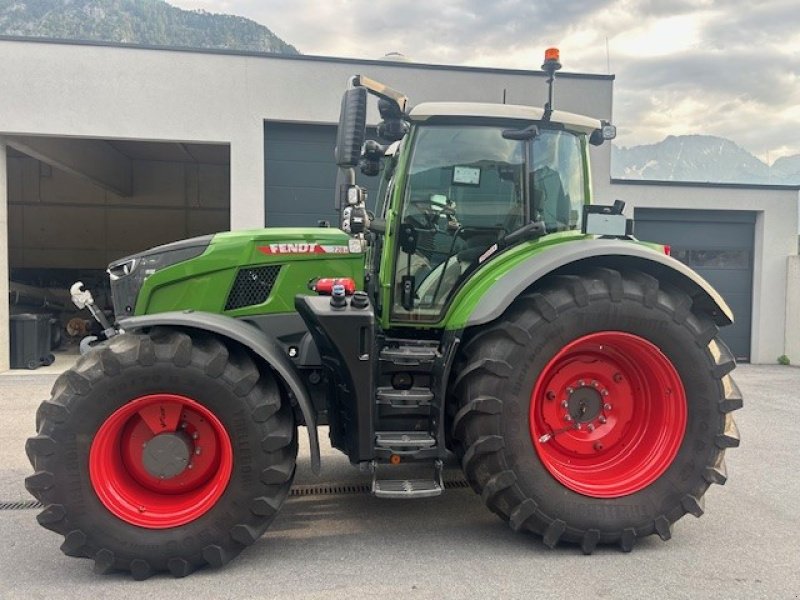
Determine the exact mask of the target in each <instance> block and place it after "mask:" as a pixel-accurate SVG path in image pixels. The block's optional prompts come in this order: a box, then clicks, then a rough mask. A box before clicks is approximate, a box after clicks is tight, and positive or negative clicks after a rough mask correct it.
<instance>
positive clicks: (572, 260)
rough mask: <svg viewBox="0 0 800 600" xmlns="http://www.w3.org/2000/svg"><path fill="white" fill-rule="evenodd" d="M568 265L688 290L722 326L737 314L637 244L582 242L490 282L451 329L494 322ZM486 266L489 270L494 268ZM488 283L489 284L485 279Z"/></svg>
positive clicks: (679, 268) (680, 267) (552, 250)
mask: <svg viewBox="0 0 800 600" xmlns="http://www.w3.org/2000/svg"><path fill="white" fill-rule="evenodd" d="M570 266H587V267H588V266H608V267H617V268H626V267H627V268H633V269H638V270H641V271H644V272H646V273H649V274H651V275H653V276H654V277H656V278H657V279H659V280H661V281H664V280H666V281H669V282H670V283H672V284H673V285H676V286H678V287H680V288H682V289H684V290H685V291H686V292H687V293H689V295H690V296H692V298H693V299H694V302H695V304H696V305H697V304H699V305H700V306H701V307H702V308H703V309H704V310H706V311H707V312H708V313H709V314H710V315H711V316H712V318H713V319H714V321H715V323H716V324H717V325H719V326H724V325H730V324H731V323H733V312H732V311H731V309H730V307H729V306H728V304H727V303H726V302H725V300H724V299H723V298H722V296H720V294H719V293H718V292H717V291H716V290H715V289H714V288H713V287H712V286H711V284H709V283H708V282H707V281H706V280H705V279H703V278H702V277H701V276H700V275H698V274H697V273H695V272H694V271H693V270H692V269H690V268H689V267H687V266H686V265H684V264H683V263H682V262H680V261H678V260H676V259H674V258H672V257H670V256H667V255H665V254H663V253H661V252H658V251H657V250H654V249H653V248H651V247H650V246H647V245H645V244H642V243H637V242H635V241H626V240H616V239H615V240H604V239H583V240H577V241H571V242H564V243H559V244H553V245H549V246H548V247H547V248H546V249H543V250H542V251H540V252H537V253H536V254H535V255H533V256H531V257H529V258H528V259H527V260H523V261H521V262H517V263H516V264H514V265H513V266H512V267H511V268H509V269H507V270H505V271H504V272H503V273H502V274H500V273H498V274H497V276H496V277H492V278H490V279H489V280H488V281H489V283H488V284H486V283H484V285H483V286H480V287H481V288H482V289H481V290H479V291H478V293H472V294H467V295H465V296H464V298H463V299H462V302H461V303H460V304H461V306H458V307H453V308H454V309H455V310H453V311H452V316H453V318H451V319H448V323H447V328H448V329H453V328H464V327H472V326H474V325H481V324H483V323H488V322H490V321H493V320H495V319H496V318H497V317H499V316H500V315H501V314H503V312H504V311H505V310H506V309H507V308H508V307H509V306H510V305H511V303H512V302H513V301H514V299H515V298H516V297H517V296H519V295H520V294H521V293H522V292H523V291H525V290H526V289H527V288H529V287H530V286H532V285H533V284H535V283H536V282H537V281H539V280H541V279H542V278H543V277H545V276H546V275H548V274H550V273H553V272H554V271H557V270H559V269H562V268H564V267H570ZM486 267H489V268H491V263H489V264H487V265H486ZM485 281H486V280H485Z"/></svg>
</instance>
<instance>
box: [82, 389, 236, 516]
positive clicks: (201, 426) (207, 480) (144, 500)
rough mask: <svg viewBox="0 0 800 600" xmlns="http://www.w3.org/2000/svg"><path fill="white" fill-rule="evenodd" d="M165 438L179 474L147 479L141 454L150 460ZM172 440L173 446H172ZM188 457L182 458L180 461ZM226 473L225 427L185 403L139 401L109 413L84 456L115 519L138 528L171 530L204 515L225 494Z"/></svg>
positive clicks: (229, 463) (229, 454)
mask: <svg viewBox="0 0 800 600" xmlns="http://www.w3.org/2000/svg"><path fill="white" fill-rule="evenodd" d="M159 436H161V438H160V440H159V442H157V443H156V446H159V445H160V446H161V448H163V442H164V440H165V439H166V438H165V436H168V437H169V438H170V440H167V441H173V443H176V444H177V446H178V448H180V452H179V453H177V454H176V457H177V458H176V459H174V461H173V464H178V465H182V464H183V463H184V462H185V464H186V466H185V467H184V468H181V467H180V466H179V467H176V468H174V469H173V470H177V469H179V468H180V469H181V470H180V472H177V473H171V472H170V473H169V475H168V476H164V475H160V476H157V475H155V474H154V471H153V469H154V467H153V466H152V459H149V460H150V462H148V458H147V457H145V451H146V450H148V448H149V450H150V451H151V453H153V452H157V451H158V449H154V448H155V446H153V440H156V439H157V438H159ZM174 440H178V441H177V442H174ZM148 444H150V446H148ZM187 457H188V458H187ZM232 470H233V448H232V446H231V440H230V437H229V436H228V433H227V431H226V430H225V427H224V426H223V425H222V423H221V422H220V421H219V419H218V418H217V417H216V416H215V415H214V414H213V413H212V412H211V411H210V410H208V409H207V408H206V407H205V406H203V405H201V404H199V403H198V402H196V401H194V400H192V399H190V398H187V397H185V396H178V395H175V394H153V395H149V396H141V397H139V398H136V399H135V400H132V401H131V402H128V403H127V404H125V405H124V406H122V407H121V408H119V409H117V410H116V411H114V412H113V413H112V414H111V415H110V416H109V417H108V418H107V419H106V420H105V422H103V424H102V425H101V426H100V429H99V430H98V431H97V434H96V435H95V437H94V441H93V442H92V446H91V449H90V450H89V478H90V480H91V483H92V487H93V488H94V491H95V493H96V494H97V496H98V498H99V499H100V501H101V502H102V503H103V505H104V506H105V507H106V508H107V509H108V510H109V511H111V513H113V514H114V515H116V516H117V517H119V518H120V519H122V520H123V521H127V522H128V523H131V524H133V525H138V526H139V527H146V528H148V529H166V528H169V527H178V526H180V525H184V524H186V523H189V522H190V521H193V520H195V519H197V518H198V517H200V516H202V515H204V514H205V513H207V512H208V511H209V510H210V509H211V508H212V507H213V506H214V505H215V504H216V502H217V501H218V500H219V498H220V496H222V494H223V493H224V491H225V488H226V487H227V485H228V481H229V480H230V477H231V472H232Z"/></svg>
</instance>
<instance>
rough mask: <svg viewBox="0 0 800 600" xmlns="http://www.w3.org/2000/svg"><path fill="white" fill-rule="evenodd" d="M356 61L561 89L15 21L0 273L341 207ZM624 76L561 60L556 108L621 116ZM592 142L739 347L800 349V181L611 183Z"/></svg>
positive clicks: (37, 270) (495, 91) (480, 85)
mask: <svg viewBox="0 0 800 600" xmlns="http://www.w3.org/2000/svg"><path fill="white" fill-rule="evenodd" d="M356 73H363V74H365V75H369V76H371V77H373V78H375V79H378V80H381V81H384V82H386V83H388V84H390V85H392V86H393V87H395V88H397V89H400V90H403V91H404V92H405V93H407V94H408V96H409V97H410V98H411V101H412V103H419V102H422V101H431V100H465V101H489V102H500V101H501V100H502V99H503V98H504V97H505V99H506V101H507V102H509V103H517V104H533V105H537V106H540V105H542V104H543V103H544V101H545V96H546V86H545V84H544V75H543V73H541V72H539V71H520V70H508V69H487V68H468V67H445V66H435V65H423V64H415V63H408V62H397V61H369V60H350V59H338V58H323V57H306V56H276V55H263V54H254V53H245V52H226V51H206V50H204V51H192V50H185V49H180V50H178V49H170V48H141V47H126V46H119V45H112V44H97V43H69V42H49V41H32V40H23V39H11V38H0V77H2V81H3V83H4V86H3V93H2V94H0V215H2V217H3V218H4V219H5V220H6V222H7V223H8V236H7V238H6V239H5V240H0V271H2V273H1V274H0V275H2V274H4V273H5V272H6V271H8V270H9V269H10V270H11V272H12V273H14V274H18V273H21V274H27V275H29V276H30V275H31V274H33V275H35V276H36V277H39V278H42V277H47V274H48V273H52V274H53V277H54V278H55V279H57V278H58V277H56V275H58V274H62V275H63V277H67V276H72V275H74V274H75V273H76V272H77V273H78V274H80V273H81V272H89V271H92V270H99V269H102V268H104V266H105V265H106V264H107V263H108V262H109V261H110V260H112V259H114V258H118V257H120V256H123V255H125V254H129V253H132V252H135V251H137V250H141V249H143V248H146V247H149V246H153V245H156V244H159V243H164V242H168V241H172V240H175V239H180V238H184V237H187V236H191V235H198V234H201V233H207V232H212V231H218V230H224V229H228V228H231V229H241V228H253V227H261V226H263V225H265V224H267V225H286V224H308V225H314V224H316V222H317V220H318V219H323V218H327V219H332V218H333V187H334V180H335V166H334V165H333V161H332V147H333V136H334V131H335V128H334V124H335V122H336V121H337V119H338V111H339V104H340V97H341V93H342V91H343V90H344V88H345V85H346V82H347V79H348V77H349V76H351V75H353V74H356ZM613 81H614V80H613V77H612V76H607V75H586V74H575V73H567V72H561V73H560V74H559V79H558V83H557V94H556V97H557V107H558V108H560V109H563V110H567V111H571V112H576V113H582V114H587V115H590V116H592V117H596V118H599V119H611V115H612V92H613ZM376 117H377V115H375V114H372V115H371V121H372V122H374V121H376V120H377V119H376ZM592 154H593V155H592V160H593V176H592V180H593V186H594V190H595V198H596V199H597V200H599V201H601V202H606V201H608V202H610V201H611V200H613V199H615V198H620V199H623V200H626V201H627V202H628V204H629V211H633V212H634V213H635V216H636V218H637V220H638V221H639V227H640V230H639V233H640V235H641V237H648V238H650V239H656V241H662V242H671V243H672V244H673V246H674V247H675V249H676V252H677V253H678V254H679V255H680V256H681V257H682V258H683V259H684V260H686V261H687V262H689V263H690V264H693V265H694V266H696V267H697V268H698V270H700V271H701V273H703V274H705V275H706V276H707V277H708V278H709V279H710V280H711V281H712V283H714V284H715V285H717V286H719V288H720V291H721V292H722V293H723V295H724V296H726V297H727V298H728V300H729V302H730V303H731V305H732V306H733V308H734V310H735V311H736V312H737V315H738V316H739V319H738V321H737V325H736V326H735V328H736V329H731V330H730V331H729V332H726V335H728V336H729V342H730V343H731V345H732V346H733V347H734V350H735V352H736V354H737V355H738V356H740V357H742V358H746V359H751V360H752V361H754V362H768V363H769V362H774V361H775V359H776V357H777V356H779V355H781V354H784V353H787V354H789V352H790V349H792V350H791V351H793V352H795V353H798V352H800V342H798V341H796V340H797V339H798V338H800V331H798V327H800V324H798V322H797V319H796V318H795V316H794V315H796V314H797V313H798V309H797V304H796V299H792V298H791V297H787V294H789V296H791V295H792V294H794V295H797V294H798V293H800V291H799V290H797V287H798V286H797V285H795V286H794V287H792V286H789V287H788V288H787V268H789V267H787V264H788V261H790V260H796V259H797V257H796V254H797V230H798V226H797V223H798V214H797V200H798V192H797V189H796V188H788V187H765V186H730V185H697V184H696V185H691V184H663V183H654V182H650V183H647V184H641V183H640V182H635V183H634V182H619V181H613V182H612V181H611V179H610V177H609V172H610V146H609V145H608V144H606V145H604V146H602V147H600V148H593V149H592ZM4 183H5V184H4ZM645 234H646V235H645ZM0 235H2V234H0ZM790 257H793V258H790ZM791 268H793V269H795V270H797V266H796V265H793V266H792V267H791ZM63 269H66V270H68V271H59V270H63ZM93 272H95V273H97V272H99V271H93ZM7 283H8V277H7V276H0V298H6V297H7V296H8V294H7V290H6V288H5V286H6V285H7ZM793 302H794V303H795V304H792V303H793ZM790 306H791V307H793V308H792V310H791V311H788V314H789V318H788V319H787V307H790ZM743 315H744V316H743ZM787 328H793V329H791V331H790V330H789V329H787ZM792 344H795V345H794V346H793V345H792ZM0 345H2V347H3V348H8V305H7V304H6V302H4V301H3V302H0ZM790 356H791V355H790ZM796 356H797V355H796ZM797 359H800V356H797ZM7 367H8V357H7V353H6V352H2V353H0V369H5V368H7Z"/></svg>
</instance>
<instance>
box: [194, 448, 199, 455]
mask: <svg viewBox="0 0 800 600" xmlns="http://www.w3.org/2000/svg"><path fill="white" fill-rule="evenodd" d="M194 453H195V454H197V455H199V454H200V448H199V447H198V448H195V449H194Z"/></svg>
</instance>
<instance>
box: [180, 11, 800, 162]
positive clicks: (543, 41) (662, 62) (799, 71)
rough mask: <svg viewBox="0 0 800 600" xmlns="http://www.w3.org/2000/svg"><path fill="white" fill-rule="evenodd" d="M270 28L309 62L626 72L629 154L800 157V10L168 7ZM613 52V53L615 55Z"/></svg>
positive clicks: (621, 113) (619, 91)
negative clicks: (703, 142)
mask: <svg viewBox="0 0 800 600" xmlns="http://www.w3.org/2000/svg"><path fill="white" fill-rule="evenodd" d="M168 1H169V2H170V3H171V4H174V5H176V6H180V7H181V8H186V9H204V10H207V11H209V12H220V13H231V14H237V15H241V16H244V17H248V18H250V19H253V20H255V21H257V22H259V23H261V24H263V25H266V26H267V27H269V28H270V29H271V30H272V31H273V32H275V33H276V34H277V35H278V36H279V37H281V38H282V39H283V40H285V41H287V42H289V43H290V44H293V45H294V46H295V47H296V48H297V49H298V50H299V51H300V52H302V53H303V54H319V55H330V56H347V57H356V58H378V57H380V56H382V55H383V54H385V53H386V52H389V51H397V52H402V53H403V54H405V55H407V56H408V57H410V58H412V59H413V60H415V61H418V62H430V63H443V64H454V65H480V66H489V67H511V68H523V69H530V68H538V66H539V65H540V64H541V57H542V52H543V50H544V48H545V47H548V46H551V45H555V46H558V47H559V48H560V49H561V56H562V62H563V63H564V65H565V66H564V68H565V70H568V71H576V72H587V73H607V72H608V70H609V67H610V71H611V72H612V73H614V74H615V75H616V76H617V79H616V83H615V97H614V101H615V107H614V118H615V121H616V124H617V126H618V127H619V138H618V140H617V142H618V143H619V144H620V145H626V146H627V145H634V144H642V143H652V142H656V141H659V140H661V139H663V138H664V137H665V136H666V135H669V134H675V135H679V134H688V133H708V134H714V135H720V136H723V137H727V138H730V139H732V140H734V141H735V142H737V143H738V144H740V145H741V146H744V147H745V148H747V149H748V150H750V151H751V152H753V153H754V154H756V155H757V156H758V157H759V158H761V159H762V160H765V159H766V158H767V153H769V159H770V162H772V161H774V160H775V159H776V158H778V157H779V156H783V155H790V154H800V4H798V0H761V1H759V2H753V1H752V0H747V1H745V0H560V1H559V0H494V1H489V2H487V1H486V0H435V1H432V0H404V1H403V2H402V3H401V2H397V1H388V0H326V1H325V2H321V1H319V0H168ZM606 48H608V53H607V52H606Z"/></svg>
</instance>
